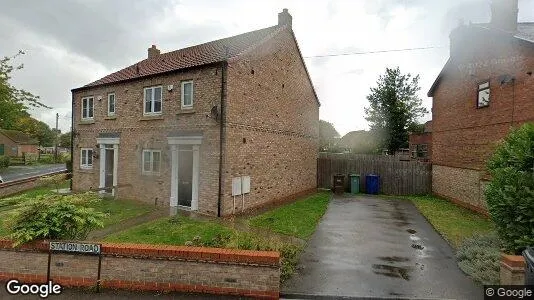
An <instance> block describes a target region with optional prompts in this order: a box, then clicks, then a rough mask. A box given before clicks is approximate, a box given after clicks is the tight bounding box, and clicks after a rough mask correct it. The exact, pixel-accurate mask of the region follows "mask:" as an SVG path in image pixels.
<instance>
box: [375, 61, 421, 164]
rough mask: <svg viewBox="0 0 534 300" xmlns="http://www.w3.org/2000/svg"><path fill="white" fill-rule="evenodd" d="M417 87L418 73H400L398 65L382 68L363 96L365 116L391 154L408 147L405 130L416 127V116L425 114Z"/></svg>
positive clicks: (406, 131)
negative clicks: (366, 104)
mask: <svg viewBox="0 0 534 300" xmlns="http://www.w3.org/2000/svg"><path fill="white" fill-rule="evenodd" d="M420 89H421V88H420V87H419V75H417V76H415V77H412V75H411V74H402V73H401V71H400V69H399V68H398V67H397V68H395V69H390V68H386V73H385V74H383V75H380V77H379V78H378V81H377V86H376V87H373V88H371V93H370V94H369V95H368V96H367V100H368V101H369V106H368V107H366V108H365V114H366V117H365V119H366V120H367V121H368V122H369V126H370V128H371V130H372V131H374V132H376V133H378V135H379V136H381V137H382V138H381V139H382V141H381V144H382V146H383V147H384V148H387V149H388V152H389V153H391V154H393V153H395V151H397V150H398V149H400V148H406V147H408V129H409V128H414V127H416V124H417V119H418V118H419V117H422V116H423V115H424V114H425V113H428V111H427V109H426V108H424V107H423V106H422V100H421V99H420V98H419V97H418V96H417V92H418V91H419V90H420Z"/></svg>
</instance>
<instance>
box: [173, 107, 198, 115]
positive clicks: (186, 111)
mask: <svg viewBox="0 0 534 300" xmlns="http://www.w3.org/2000/svg"><path fill="white" fill-rule="evenodd" d="M196 112H197V111H196V110H194V109H192V108H182V110H180V111H179V112H177V113H176V115H177V116H179V115H190V114H194V113H196Z"/></svg>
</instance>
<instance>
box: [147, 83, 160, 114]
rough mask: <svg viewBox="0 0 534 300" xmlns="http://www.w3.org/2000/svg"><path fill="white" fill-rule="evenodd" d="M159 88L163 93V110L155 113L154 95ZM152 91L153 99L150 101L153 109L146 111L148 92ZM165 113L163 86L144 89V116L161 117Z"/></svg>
mask: <svg viewBox="0 0 534 300" xmlns="http://www.w3.org/2000/svg"><path fill="white" fill-rule="evenodd" d="M157 88H160V91H161V98H160V99H161V109H160V111H157V112H155V111H154V103H155V101H154V95H155V94H156V89H157ZM148 91H150V93H151V94H152V99H151V101H150V103H151V104H150V107H151V110H152V111H148V112H147V111H146V103H145V102H146V94H147V92H148ZM162 112H163V86H161V85H157V86H151V87H146V88H144V92H143V114H144V115H146V116H154V115H161V114H162Z"/></svg>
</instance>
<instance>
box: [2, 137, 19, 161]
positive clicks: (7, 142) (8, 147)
mask: <svg viewBox="0 0 534 300" xmlns="http://www.w3.org/2000/svg"><path fill="white" fill-rule="evenodd" d="M0 144H3V145H4V155H5V156H17V155H18V153H17V151H16V149H17V147H18V145H17V144H15V143H14V142H13V140H11V139H10V138H8V137H7V136H5V135H3V134H0ZM13 148H15V151H13Z"/></svg>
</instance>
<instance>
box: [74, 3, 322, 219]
mask: <svg viewBox="0 0 534 300" xmlns="http://www.w3.org/2000/svg"><path fill="white" fill-rule="evenodd" d="M72 101H73V127H74V137H73V139H74V143H73V157H74V162H75V163H74V164H73V165H74V167H73V172H74V176H73V189H74V190H78V191H80V190H89V189H101V190H102V189H105V190H106V192H110V193H112V194H114V195H115V196H118V197H121V198H133V199H139V200H142V201H145V202H148V203H152V204H156V205H161V206H171V207H172V208H174V207H180V208H184V209H191V210H197V211H199V212H201V213H206V214H212V215H219V216H221V215H229V214H232V213H233V212H234V211H235V212H238V211H241V210H242V208H243V206H244V207H245V209H248V208H252V207H256V206H260V205H264V204H267V203H270V202H274V201H281V200H284V199H288V198H292V197H296V196H297V195H300V194H304V193H308V192H310V191H313V190H315V189H316V186H317V185H316V165H317V149H318V130H319V101H318V98H317V95H316V94H315V91H314V88H313V85H312V82H311V80H310V77H309V74H308V71H307V69H306V66H305V64H304V61H303V58H302V55H301V53H300V50H299V48H298V45H297V41H296V39H295V35H294V33H293V30H292V17H291V15H290V14H289V13H288V12H287V10H286V9H284V11H283V12H281V13H280V14H278V25H276V26H272V27H268V28H264V29H260V30H256V31H251V32H248V33H244V34H241V35H237V36H233V37H230V38H225V39H221V40H216V41H212V42H208V43H205V44H201V45H197V46H193V47H188V48H184V49H181V50H177V51H172V52H169V53H163V54H162V53H160V50H158V49H157V48H156V47H155V46H152V47H151V48H149V49H148V58H147V59H145V60H142V61H140V62H138V63H136V64H133V65H131V66H129V67H127V68H125V69H122V70H120V71H118V72H115V73H113V74H110V75H108V76H105V77H103V78H101V79H99V80H97V81H95V82H93V83H90V84H88V85H85V86H83V87H80V88H76V89H73V90H72ZM242 177H243V178H242ZM237 179H243V180H242V181H241V180H237ZM247 179H250V193H246V194H245V195H244V197H242V196H237V197H233V196H232V195H233V193H232V192H233V189H232V188H233V187H239V184H241V183H243V185H245V186H246V185H247V183H248V180H247Z"/></svg>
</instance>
